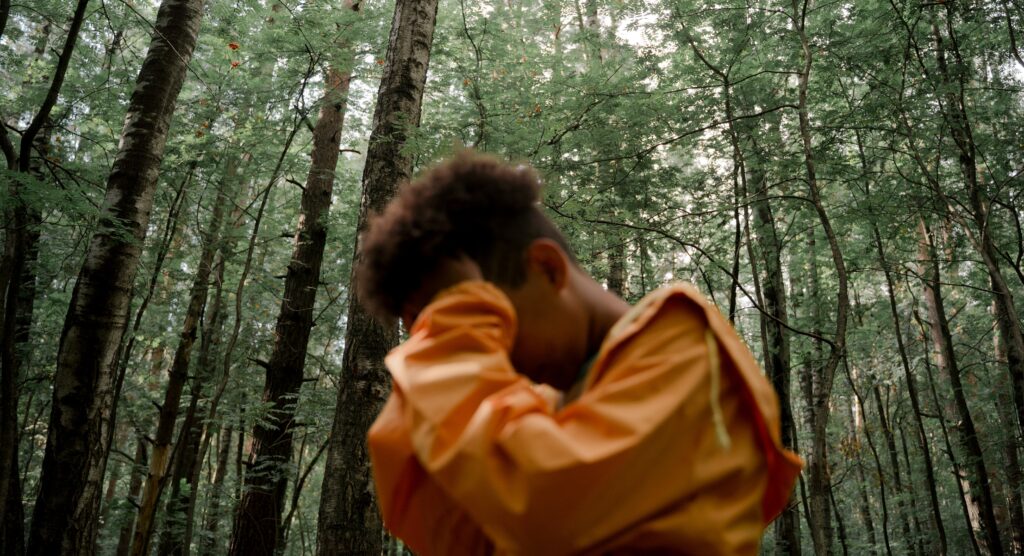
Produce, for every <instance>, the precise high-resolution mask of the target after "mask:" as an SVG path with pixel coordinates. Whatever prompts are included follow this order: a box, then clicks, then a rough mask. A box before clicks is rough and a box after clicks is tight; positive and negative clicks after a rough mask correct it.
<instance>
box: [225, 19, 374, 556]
mask: <svg viewBox="0 0 1024 556" xmlns="http://www.w3.org/2000/svg"><path fill="white" fill-rule="evenodd" d="M348 7H350V8H352V9H353V10H358V4H352V3H351V2H349V3H348ZM350 80H351V75H350V74H349V73H348V72H346V71H345V70H342V69H339V68H337V67H331V68H329V69H328V70H327V75H326V84H327V85H326V88H327V90H326V92H325V94H324V98H323V100H322V101H321V106H320V116H319V119H318V120H317V123H316V126H315V127H314V128H313V155H312V163H311V164H310V168H309V175H308V177H307V178H306V186H305V187H304V188H303V189H302V205H301V206H302V208H301V212H300V214H299V226H298V230H297V231H296V232H295V247H294V251H293V252H292V258H291V261H290V262H289V264H288V273H287V276H286V277H285V286H284V297H283V298H282V301H281V310H280V313H279V314H278V317H277V327H276V330H275V334H274V349H273V352H272V354H271V356H270V360H269V362H267V363H266V364H265V368H266V372H267V380H266V386H265V387H264V394H263V399H264V402H267V403H268V404H270V413H269V415H268V418H267V419H266V420H265V421H263V422H260V423H257V425H256V427H255V429H254V431H253V440H254V443H253V454H254V463H253V470H252V471H251V472H250V473H248V474H247V475H246V485H245V492H244V494H243V497H242V500H241V502H239V506H238V509H237V511H236V516H235V526H234V530H233V532H232V535H231V548H230V553H231V554H236V555H244V554H274V553H275V551H276V547H277V546H278V543H280V542H282V541H283V538H282V526H281V514H282V512H283V510H284V495H285V490H286V488H287V484H288V478H289V475H290V467H291V465H290V464H291V457H292V438H293V435H294V428H295V427H296V426H297V423H295V421H294V415H295V404H296V400H297V398H298V395H299V388H300V387H301V386H302V382H303V369H304V366H305V360H306V349H307V345H308V343H309V335H310V331H311V329H312V327H313V324H314V323H313V309H314V303H315V301H316V293H317V290H318V289H319V286H320V267H321V264H322V263H323V254H324V247H325V246H326V244H327V216H328V211H329V209H330V206H331V193H332V190H333V187H334V172H335V168H336V166H337V163H338V149H339V143H340V141H341V130H342V124H343V122H344V118H345V106H346V101H347V95H348V88H349V82H350Z"/></svg>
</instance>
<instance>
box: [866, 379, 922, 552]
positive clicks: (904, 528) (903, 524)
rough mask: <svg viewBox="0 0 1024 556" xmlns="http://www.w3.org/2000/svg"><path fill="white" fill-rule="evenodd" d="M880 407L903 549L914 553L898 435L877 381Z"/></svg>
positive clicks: (876, 386) (879, 418) (879, 416)
mask: <svg viewBox="0 0 1024 556" xmlns="http://www.w3.org/2000/svg"><path fill="white" fill-rule="evenodd" d="M871 391H872V394H873V396H874V398H875V407H877V408H878V422H879V424H881V425H882V437H883V438H884V439H885V448H886V454H887V455H888V456H889V467H891V468H892V483H893V487H895V491H896V492H895V494H896V509H897V511H898V512H899V519H900V529H901V532H902V533H903V543H904V546H903V549H904V552H906V553H907V554H908V555H911V556H913V554H914V543H913V538H914V537H913V536H912V535H911V532H910V521H909V520H908V519H907V508H906V503H905V502H904V500H903V499H904V493H903V477H902V476H901V475H900V459H899V452H897V451H896V435H895V434H894V433H893V432H892V426H891V424H890V422H889V417H888V415H887V414H886V407H885V404H884V403H883V402H882V388H881V386H879V385H878V383H877V382H876V383H875V384H874V386H873V388H872V389H871Z"/></svg>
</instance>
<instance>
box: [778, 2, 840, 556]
mask: <svg viewBox="0 0 1024 556" xmlns="http://www.w3.org/2000/svg"><path fill="white" fill-rule="evenodd" d="M792 7H793V17H794V19H795V21H797V25H796V30H797V34H798V36H799V38H800V44H801V49H802V55H803V67H802V68H801V70H800V72H799V74H798V87H797V90H798V107H799V110H798V112H799V121H800V138H801V142H802V146H803V155H804V165H805V166H806V170H807V184H808V189H809V194H810V199H811V203H812V204H813V205H814V209H815V212H816V213H817V216H818V220H819V221H820V223H821V227H822V231H823V232H824V233H825V238H826V240H827V241H828V245H829V250H830V251H831V255H832V263H833V265H834V266H835V270H836V279H837V282H838V292H837V299H836V327H835V336H834V337H833V340H832V345H831V346H830V351H829V356H828V359H827V360H826V361H825V362H824V363H823V364H822V366H821V370H820V372H819V373H818V374H817V377H816V378H817V380H816V381H814V386H815V388H814V389H813V396H812V397H813V399H812V415H813V423H812V425H813V426H812V429H811V439H812V440H811V450H810V451H809V453H808V458H807V459H808V465H807V467H808V473H807V474H808V487H809V489H808V490H809V491H810V504H809V505H810V510H811V514H812V515H811V523H812V524H813V527H812V529H811V540H812V541H813V543H814V552H815V554H818V555H819V556H820V555H823V554H828V553H829V551H830V550H831V543H832V523H831V516H830V515H829V513H830V509H831V508H830V505H829V501H828V498H827V497H828V489H829V488H831V486H830V481H831V478H830V475H829V466H828V452H827V447H828V435H827V433H828V430H827V429H828V420H829V410H830V408H829V401H830V397H831V394H832V383H833V380H834V378H835V372H836V368H837V367H838V366H839V362H840V360H841V359H842V358H843V357H844V356H845V352H846V321H847V313H848V312H849V306H850V300H849V293H848V290H847V276H846V264H845V261H844V259H843V254H842V251H841V250H840V248H839V242H838V240H837V238H836V234H835V232H834V230H833V229H832V223H831V220H830V219H829V217H828V213H827V212H826V211H825V208H824V205H823V203H822V201H821V192H820V190H819V187H818V180H817V170H816V165H815V155H814V150H813V148H812V144H811V124H810V116H809V115H808V107H807V89H808V82H809V81H810V75H811V65H812V49H811V44H810V39H809V38H808V35H807V29H806V20H807V13H806V10H808V9H810V2H805V3H803V4H801V3H800V2H798V1H797V0H793V2H792ZM815 302H817V300H815Z"/></svg>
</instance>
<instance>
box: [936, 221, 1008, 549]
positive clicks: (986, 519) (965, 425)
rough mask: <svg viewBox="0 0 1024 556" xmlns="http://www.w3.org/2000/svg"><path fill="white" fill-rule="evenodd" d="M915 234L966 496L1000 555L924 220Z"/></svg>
mask: <svg viewBox="0 0 1024 556" xmlns="http://www.w3.org/2000/svg"><path fill="white" fill-rule="evenodd" d="M918 231H919V233H920V242H921V243H920V251H919V254H918V260H919V263H920V265H921V271H922V272H921V275H922V276H923V279H924V284H923V285H924V294H925V295H924V297H925V302H926V303H927V305H928V313H929V317H930V319H931V335H932V342H933V344H934V346H935V352H936V357H937V361H938V364H939V368H940V369H942V370H944V371H945V373H946V375H947V376H948V377H949V382H950V386H951V387H952V390H953V400H954V402H955V403H956V409H957V413H958V414H959V417H960V424H959V426H957V427H956V429H957V432H958V433H959V436H960V442H961V444H962V445H963V448H964V451H965V452H966V453H967V459H968V463H967V468H968V469H969V470H970V472H969V474H968V477H969V479H968V480H969V481H970V488H969V492H970V494H971V498H973V499H974V500H976V501H977V504H978V512H979V517H980V520H981V529H982V536H983V537H984V540H985V545H986V547H987V548H988V551H989V552H990V553H991V554H993V555H1001V554H1002V553H1003V548H1002V543H1001V541H1000V539H999V527H998V525H997V522H996V517H995V513H994V512H993V499H992V489H991V486H990V484H989V475H988V470H987V468H986V465H985V459H984V454H983V453H982V449H981V443H980V442H979V440H978V433H977V431H976V429H975V426H974V419H973V418H972V417H971V410H970V408H969V407H968V405H967V395H966V393H965V392H964V387H963V383H962V381H961V376H960V367H959V364H958V362H957V358H956V353H955V352H954V351H953V337H952V333H951V332H950V328H949V320H948V319H947V318H946V309H945V305H944V302H943V299H942V290H941V285H940V282H941V281H940V278H939V276H940V273H939V267H938V261H937V259H936V257H935V245H934V242H933V240H932V237H931V232H930V231H929V229H928V226H927V225H926V224H925V222H924V220H922V221H921V223H920V225H919V226H918Z"/></svg>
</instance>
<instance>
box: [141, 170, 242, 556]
mask: <svg viewBox="0 0 1024 556" xmlns="http://www.w3.org/2000/svg"><path fill="white" fill-rule="evenodd" d="M238 162H239V160H238V159H237V158H234V157H232V158H229V159H228V162H227V164H226V168H225V171H224V175H225V178H224V183H223V184H222V187H224V188H226V194H227V195H228V198H234V196H235V194H236V193H237V191H238V185H239V184H238ZM230 222H231V223H232V224H231V228H229V229H228V230H226V231H225V232H224V233H223V234H222V235H223V236H224V237H222V238H221V240H222V241H221V243H220V250H219V253H218V255H217V261H216V262H215V263H214V268H215V269H216V274H215V276H214V292H213V302H212V305H211V309H210V310H209V311H207V312H206V320H205V321H204V322H203V326H202V329H201V332H200V333H201V337H202V339H201V341H200V343H199V355H198V358H197V366H198V370H197V376H196V378H195V380H193V382H192V390H191V400H189V406H188V410H187V411H186V412H185V419H184V421H183V422H182V425H181V433H180V434H179V438H178V448H177V449H176V450H175V456H174V470H173V473H172V475H171V494H170V496H169V497H168V500H167V515H169V516H178V515H181V514H182V513H184V514H185V517H184V521H185V523H184V527H183V528H182V529H181V530H177V529H175V530H170V531H167V530H165V531H164V534H163V535H162V536H161V539H160V547H159V551H158V554H160V555H161V556H170V555H175V556H187V555H188V553H189V549H190V546H191V543H192V530H193V524H194V516H195V507H196V500H197V498H198V496H199V486H200V483H199V474H200V470H201V458H202V457H203V455H204V454H203V449H202V447H203V431H204V430H205V426H206V422H204V421H203V419H201V418H200V403H201V401H202V400H204V399H205V398H206V395H205V388H206V386H207V383H208V382H210V381H212V380H213V378H214V377H215V376H216V362H215V361H214V359H215V351H217V348H218V347H219V346H220V344H221V340H222V336H223V333H224V317H225V314H224V313H225V311H224V309H225V307H224V272H225V268H226V266H227V261H228V258H229V256H230V253H233V252H234V249H235V245H236V244H237V239H238V235H237V233H236V232H237V228H239V227H240V226H241V223H242V209H241V206H240V205H238V204H236V206H235V209H234V211H232V214H231V216H230ZM218 353H219V352H218ZM186 481H187V482H188V486H189V488H188V489H187V491H183V490H182V483H183V482H186Z"/></svg>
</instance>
